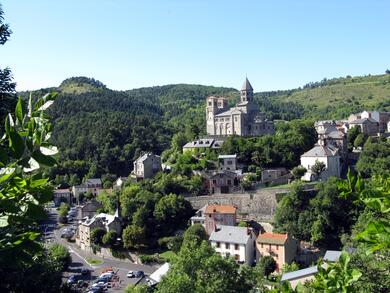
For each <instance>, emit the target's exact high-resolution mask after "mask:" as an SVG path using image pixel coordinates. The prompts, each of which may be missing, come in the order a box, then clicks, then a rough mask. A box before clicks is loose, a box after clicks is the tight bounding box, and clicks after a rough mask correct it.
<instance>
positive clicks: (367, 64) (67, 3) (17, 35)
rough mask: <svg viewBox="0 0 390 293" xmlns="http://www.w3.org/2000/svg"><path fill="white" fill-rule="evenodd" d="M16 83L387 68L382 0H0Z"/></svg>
mask: <svg viewBox="0 0 390 293" xmlns="http://www.w3.org/2000/svg"><path fill="white" fill-rule="evenodd" d="M0 3H2V4H3V10H4V13H5V15H4V17H5V21H6V22H7V23H9V24H10V26H11V28H12V30H13V34H12V36H11V39H10V40H9V41H8V42H7V43H6V44H5V45H4V46H1V47H0V67H1V68H3V67H5V66H9V67H10V68H11V69H12V71H13V73H14V78H15V81H16V82H17V84H18V87H17V89H18V90H26V89H37V88H42V87H48V86H58V85H59V84H60V83H61V81H62V80H64V79H65V78H68V77H71V76H88V77H94V78H96V79H98V80H100V81H102V82H103V83H105V84H106V85H107V86H108V87H109V88H112V89H131V88H138V87H143V86H153V85H164V84H172V83H196V84H205V85H215V86H228V87H235V88H239V87H240V86H241V84H242V82H243V80H244V78H245V75H247V76H248V78H249V80H250V81H251V83H252V85H253V87H254V89H255V91H264V90H276V89H288V88H295V87H298V86H301V85H303V84H305V83H307V82H310V81H318V80H321V79H322V78H324V77H327V78H331V77H338V76H345V75H365V74H369V73H371V74H382V73H384V71H385V70H386V69H387V68H390V1H389V0H382V1H381V0H371V1H370V0H367V1H360V0H351V1H346V0H345V1H342V0H338V1H329V0H328V1H314V0H302V1H300V0H285V1H275V0H272V1H263V0H257V1H256V0H253V1H249V0H236V1H229V0H192V1H190V0H155V1H147V0H138V1H130V0H128V1H125V0H62V1H60V0H36V1H31V0H0Z"/></svg>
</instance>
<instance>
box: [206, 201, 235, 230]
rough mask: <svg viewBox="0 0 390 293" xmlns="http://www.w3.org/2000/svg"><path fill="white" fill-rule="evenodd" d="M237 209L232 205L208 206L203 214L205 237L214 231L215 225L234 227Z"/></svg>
mask: <svg viewBox="0 0 390 293" xmlns="http://www.w3.org/2000/svg"><path fill="white" fill-rule="evenodd" d="M236 213H237V208H236V207H235V206H232V205H208V206H207V207H206V210H205V212H204V216H205V229H206V233H207V235H210V234H211V233H212V232H213V231H215V227H216V226H217V225H224V226H235V225H236V219H237V214H236Z"/></svg>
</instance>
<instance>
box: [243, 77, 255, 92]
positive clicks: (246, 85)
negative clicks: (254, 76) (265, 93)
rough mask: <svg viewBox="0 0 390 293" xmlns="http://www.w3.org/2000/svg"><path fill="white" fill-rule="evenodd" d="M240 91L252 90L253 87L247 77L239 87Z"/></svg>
mask: <svg viewBox="0 0 390 293" xmlns="http://www.w3.org/2000/svg"><path fill="white" fill-rule="evenodd" d="M241 90H242V91H248V90H250V91H253V87H252V85H251V83H250V82H249V80H248V78H245V81H244V83H243V84H242V88H241Z"/></svg>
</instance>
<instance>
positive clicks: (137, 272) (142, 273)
mask: <svg viewBox="0 0 390 293" xmlns="http://www.w3.org/2000/svg"><path fill="white" fill-rule="evenodd" d="M144 276H145V273H144V272H143V271H135V272H134V277H136V278H143V277H144Z"/></svg>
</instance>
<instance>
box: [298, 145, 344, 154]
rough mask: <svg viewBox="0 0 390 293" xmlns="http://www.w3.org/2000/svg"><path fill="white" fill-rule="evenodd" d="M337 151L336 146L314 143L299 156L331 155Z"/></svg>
mask: <svg viewBox="0 0 390 293" xmlns="http://www.w3.org/2000/svg"><path fill="white" fill-rule="evenodd" d="M336 153H337V148H335V147H333V146H331V145H326V146H324V145H315V146H314V147H313V148H312V149H311V150H309V151H307V152H306V153H304V154H303V155H302V156H301V157H332V156H335V155H336Z"/></svg>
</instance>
